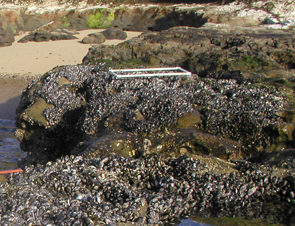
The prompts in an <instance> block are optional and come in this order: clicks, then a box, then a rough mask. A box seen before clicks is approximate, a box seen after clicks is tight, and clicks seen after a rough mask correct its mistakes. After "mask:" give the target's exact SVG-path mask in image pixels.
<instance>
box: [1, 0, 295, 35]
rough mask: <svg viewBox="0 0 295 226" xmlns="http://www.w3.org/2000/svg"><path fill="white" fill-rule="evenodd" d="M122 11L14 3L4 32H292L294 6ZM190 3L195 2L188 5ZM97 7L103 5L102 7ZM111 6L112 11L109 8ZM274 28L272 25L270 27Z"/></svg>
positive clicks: (6, 11)
mask: <svg viewBox="0 0 295 226" xmlns="http://www.w3.org/2000/svg"><path fill="white" fill-rule="evenodd" d="M123 2H125V1H121V0H120V5H119V6H118V5H116V4H115V3H114V2H112V3H109V2H107V1H106V2H105V5H102V4H104V3H103V2H101V1H99V2H96V1H91V3H92V4H91V3H90V2H89V1H87V2H85V1H79V4H78V1H77V2H76V1H75V2H70V1H67V2H64V1H57V2H54V1H50V2H34V1H25V2H15V3H14V4H13V2H9V4H6V5H5V6H3V7H1V8H0V21H1V22H0V28H3V29H7V28H8V29H10V30H11V31H13V33H14V34H17V33H18V32H19V31H33V30H36V29H38V28H40V27H42V28H43V29H45V30H46V31H52V30H54V29H58V28H70V29H75V30H81V29H88V28H108V27H119V28H121V29H125V30H134V31H146V30H156V31H159V30H164V29H168V28H171V27H174V26H192V27H200V26H202V25H203V24H204V23H206V22H212V23H217V24H229V25H239V26H259V25H263V26H267V27H269V28H275V29H292V28H293V26H294V21H295V16H294V13H293V12H294V5H293V4H288V2H286V1H251V2H250V3H249V4H245V3H243V2H241V1H238V2H231V1H222V2H220V3H230V2H231V3H230V4H222V5H218V4H210V3H212V2H211V1H204V2H203V1H201V2H200V4H181V3H179V2H178V4H176V3H177V2H174V3H175V4H173V5H172V4H161V2H158V3H157V4H156V5H153V4H142V3H147V2H148V1H139V3H140V5H139V4H134V3H136V2H138V1H132V3H131V4H132V5H122V4H123ZM186 3H189V2H186ZM96 4H97V5H96ZM107 4H109V5H107ZM270 23H271V24H270Z"/></svg>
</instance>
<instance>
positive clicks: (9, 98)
mask: <svg viewBox="0 0 295 226" xmlns="http://www.w3.org/2000/svg"><path fill="white" fill-rule="evenodd" d="M103 30H104V29H100V30H97V29H96V30H93V29H92V30H84V31H79V34H75V36H76V37H77V38H78V39H74V40H61V41H49V42H28V43H17V41H18V40H19V39H20V38H21V37H23V36H24V35H25V34H24V35H22V36H16V37H15V40H16V41H15V42H14V43H13V45H12V46H8V47H1V48H0V119H8V120H14V118H15V110H16V108H17V106H18V104H19V101H20V96H21V93H22V91H23V90H24V89H25V88H26V86H27V85H28V84H29V82H30V81H31V80H32V79H34V78H36V77H38V76H41V75H42V74H44V73H45V72H47V71H49V70H51V69H52V68H54V67H56V66H60V65H75V64H79V63H81V62H82V59H83V57H84V56H85V55H86V54H87V52H88V49H89V48H90V47H91V45H90V44H81V43H80V41H81V40H82V39H83V38H84V37H85V36H87V35H88V34H90V33H94V32H99V31H103ZM139 34H140V32H127V36H128V37H127V39H130V38H133V37H136V36H138V35H139ZM120 42H122V40H107V41H106V42H104V43H103V44H107V45H110V44H115V45H116V44H118V43H120Z"/></svg>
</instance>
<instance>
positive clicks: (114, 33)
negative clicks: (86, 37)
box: [101, 28, 127, 40]
mask: <svg viewBox="0 0 295 226" xmlns="http://www.w3.org/2000/svg"><path fill="white" fill-rule="evenodd" d="M101 33H102V34H103V35H104V36H105V37H106V39H121V40H124V39H126V38H127V33H126V32H125V31H122V29H119V28H108V29H106V30H104V31H103V32H101Z"/></svg>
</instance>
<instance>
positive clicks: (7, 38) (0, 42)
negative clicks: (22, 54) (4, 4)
mask: <svg viewBox="0 0 295 226" xmlns="http://www.w3.org/2000/svg"><path fill="white" fill-rule="evenodd" d="M13 42H14V36H13V34H12V32H11V31H10V30H9V29H8V30H3V29H0V47H3V46H10V45H12V43H13Z"/></svg>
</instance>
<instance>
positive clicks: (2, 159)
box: [0, 119, 26, 170]
mask: <svg viewBox="0 0 295 226" xmlns="http://www.w3.org/2000/svg"><path fill="white" fill-rule="evenodd" d="M14 132H15V122H14V121H11V120H5V119H0V170H7V169H15V168H17V161H18V160H19V159H21V158H24V157H26V153H25V152H23V151H21V150H20V147H19V142H18V141H17V139H16V138H15V137H14Z"/></svg>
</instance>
